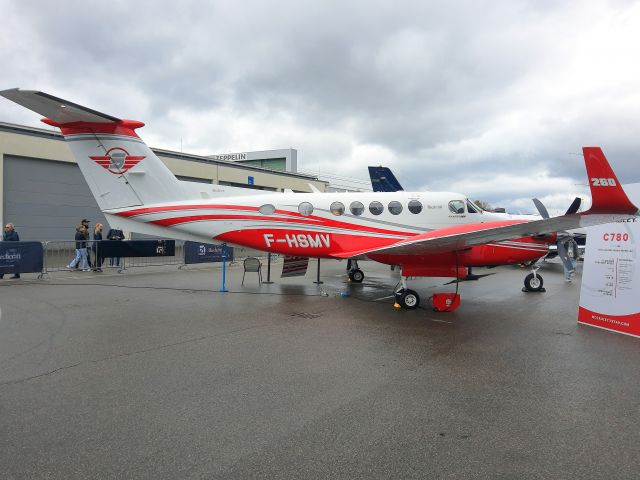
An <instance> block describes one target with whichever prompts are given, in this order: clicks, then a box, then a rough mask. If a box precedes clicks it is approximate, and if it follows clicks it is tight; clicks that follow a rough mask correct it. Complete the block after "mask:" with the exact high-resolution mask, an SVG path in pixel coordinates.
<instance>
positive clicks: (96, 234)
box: [91, 223, 104, 272]
mask: <svg viewBox="0 0 640 480" xmlns="http://www.w3.org/2000/svg"><path fill="white" fill-rule="evenodd" d="M101 240H102V224H101V223H96V227H95V228H94V229H93V245H91V250H93V258H94V259H95V263H94V265H95V268H94V269H93V270H94V271H95V272H101V271H102V262H103V261H104V257H103V256H102V252H101V251H100V243H101Z"/></svg>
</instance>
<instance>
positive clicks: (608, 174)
mask: <svg viewBox="0 0 640 480" xmlns="http://www.w3.org/2000/svg"><path fill="white" fill-rule="evenodd" d="M583 153H584V159H585V165H586V168H587V176H588V178H589V185H590V188H591V196H592V206H591V208H590V209H589V211H587V212H583V213H579V214H578V213H571V212H572V209H569V211H568V213H566V214H565V215H561V216H559V217H553V218H545V219H541V220H533V221H526V220H508V221H506V220H505V221H497V222H486V223H470V224H463V225H456V226H452V227H446V228H441V229H437V230H433V231H431V232H426V233H423V234H420V235H416V236H414V237H410V238H407V239H405V240H400V241H399V242H396V243H394V244H391V245H388V246H385V247H378V248H375V249H367V250H358V251H352V252H344V253H342V254H340V255H338V258H349V257H353V256H356V255H369V254H391V255H432V254H438V253H444V252H455V251H460V250H464V249H465V248H468V247H472V246H474V245H482V244H486V243H489V242H497V241H503V240H510V239H515V238H522V237H528V236H536V235H545V234H550V233H554V232H558V231H562V230H572V229H574V228H579V227H588V226H593V225H600V224H603V223H611V222H617V221H620V220H626V219H628V218H630V217H633V216H637V215H638V213H639V211H638V208H637V207H636V206H635V205H633V204H632V203H631V201H630V200H629V198H628V197H627V194H626V193H625V192H624V190H623V189H622V187H621V186H620V183H619V181H618V179H617V178H616V176H615V174H614V173H613V170H612V169H611V167H610V166H609V163H608V162H607V160H606V158H605V156H604V154H603V153H602V150H600V148H599V147H585V148H583Z"/></svg>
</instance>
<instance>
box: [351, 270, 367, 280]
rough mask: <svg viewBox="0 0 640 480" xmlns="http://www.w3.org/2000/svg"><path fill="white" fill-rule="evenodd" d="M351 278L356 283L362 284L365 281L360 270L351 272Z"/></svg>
mask: <svg viewBox="0 0 640 480" xmlns="http://www.w3.org/2000/svg"><path fill="white" fill-rule="evenodd" d="M349 278H350V279H351V280H352V281H354V282H356V283H362V281H363V280H364V272H363V271H362V270H360V269H359V268H356V269H355V270H350V271H349Z"/></svg>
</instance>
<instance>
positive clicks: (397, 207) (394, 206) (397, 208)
mask: <svg viewBox="0 0 640 480" xmlns="http://www.w3.org/2000/svg"><path fill="white" fill-rule="evenodd" d="M388 208H389V213H391V215H400V213H401V212H402V204H401V203H400V202H396V201H395V200H394V201H393V202H389V207H388Z"/></svg>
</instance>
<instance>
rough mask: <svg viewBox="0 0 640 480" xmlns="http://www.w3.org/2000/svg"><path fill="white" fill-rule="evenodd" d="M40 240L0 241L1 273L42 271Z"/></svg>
mask: <svg viewBox="0 0 640 480" xmlns="http://www.w3.org/2000/svg"><path fill="white" fill-rule="evenodd" d="M42 258H43V253H42V244H41V243H40V242H0V273H3V274H4V273H38V272H42Z"/></svg>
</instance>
